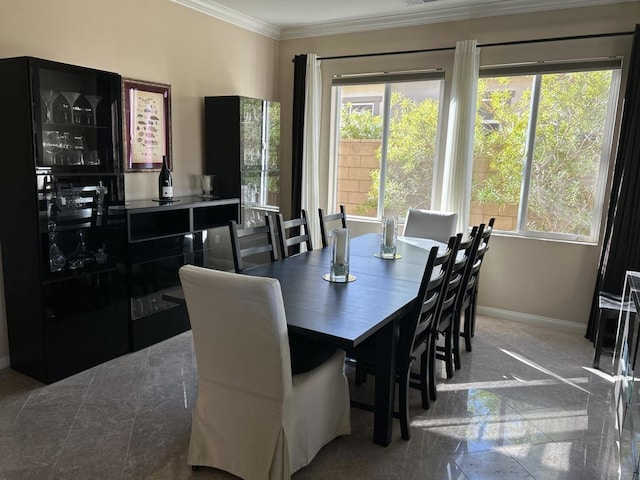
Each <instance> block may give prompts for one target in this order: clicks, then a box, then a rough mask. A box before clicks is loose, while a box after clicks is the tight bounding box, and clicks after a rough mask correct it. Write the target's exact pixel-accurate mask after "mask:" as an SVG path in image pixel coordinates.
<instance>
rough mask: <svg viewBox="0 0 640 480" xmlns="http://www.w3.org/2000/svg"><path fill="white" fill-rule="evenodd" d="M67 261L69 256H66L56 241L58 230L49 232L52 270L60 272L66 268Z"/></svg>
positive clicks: (50, 268)
mask: <svg viewBox="0 0 640 480" xmlns="http://www.w3.org/2000/svg"><path fill="white" fill-rule="evenodd" d="M66 263H67V258H66V257H65V256H64V253H63V252H62V250H60V247H58V245H57V243H56V232H55V231H50V232H49V270H50V271H52V272H59V271H60V270H62V269H63V268H64V266H65V265H66Z"/></svg>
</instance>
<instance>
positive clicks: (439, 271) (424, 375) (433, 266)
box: [347, 237, 459, 440]
mask: <svg viewBox="0 0 640 480" xmlns="http://www.w3.org/2000/svg"><path fill="white" fill-rule="evenodd" d="M458 241H459V238H457V237H452V239H451V241H450V243H449V244H448V245H447V249H446V251H444V252H442V253H439V252H438V247H433V248H432V249H431V250H430V252H429V257H428V259H427V264H426V266H425V269H424V273H423V275H422V280H421V282H420V288H419V290H418V295H417V297H416V301H415V302H414V303H413V307H412V309H411V310H410V312H409V313H408V314H407V315H406V316H405V317H403V318H402V319H401V320H400V328H399V337H398V345H397V350H396V352H397V357H396V382H397V383H398V411H396V412H394V417H396V418H398V419H399V420H400V431H401V435H402V438H403V439H405V440H409V439H410V435H411V434H410V431H409V388H410V387H411V388H416V389H418V390H420V393H421V400H422V407H423V408H425V409H428V408H429V385H428V382H429V379H428V372H429V365H428V362H429V360H430V357H429V352H428V338H429V335H430V333H431V330H432V328H433V326H434V323H435V322H436V320H437V317H438V308H439V306H440V301H439V300H440V294H441V292H442V287H443V285H444V284H446V283H447V280H448V278H447V277H448V275H449V274H450V273H451V269H450V268H449V265H450V263H451V262H452V261H453V259H454V258H455V249H456V245H457V242H458ZM374 340H375V339H371V340H368V341H365V342H364V343H363V344H362V345H360V346H358V347H356V348H354V349H352V350H350V351H349V352H348V353H347V355H348V356H349V358H352V359H355V361H356V368H359V369H361V370H362V371H364V372H366V373H372V374H375V363H376V348H375V341H374ZM416 361H419V362H420V371H419V373H412V372H411V367H412V365H413V364H414V363H415V362H416ZM351 405H352V406H353V407H356V408H363V409H365V410H369V411H372V410H373V408H374V407H373V406H372V405H369V404H365V403H362V402H357V401H352V402H351Z"/></svg>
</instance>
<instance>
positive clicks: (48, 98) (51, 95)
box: [40, 90, 58, 123]
mask: <svg viewBox="0 0 640 480" xmlns="http://www.w3.org/2000/svg"><path fill="white" fill-rule="evenodd" d="M57 96H58V92H56V91H55V90H42V91H41V92H40V98H41V99H42V101H43V102H44V107H45V109H46V114H45V118H44V120H43V123H52V122H53V101H54V100H55V99H56V97H57Z"/></svg>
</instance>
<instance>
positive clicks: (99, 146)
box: [0, 57, 129, 383]
mask: <svg viewBox="0 0 640 480" xmlns="http://www.w3.org/2000/svg"><path fill="white" fill-rule="evenodd" d="M0 79H1V82H0V84H1V85H2V95H3V111H2V115H0V143H1V144H2V146H3V149H2V153H0V155H1V158H2V163H1V165H2V172H1V173H0V188H1V190H0V191H2V194H3V198H2V200H0V218H1V219H2V222H1V224H2V227H1V228H0V242H1V249H2V262H3V263H2V265H3V273H4V289H5V304H6V314H7V329H8V337H9V351H10V362H11V368H13V369H14V370H17V371H19V372H21V373H24V374H26V375H28V376H31V377H33V378H36V379H38V380H40V381H42V382H44V383H51V382H55V381H57V380H59V379H62V378H65V377H67V376H70V375H72V374H74V373H77V372H80V371H82V370H85V369H87V368H89V367H92V366H94V365H97V364H99V363H102V362H104V361H106V360H109V359H111V358H114V357H117V356H119V355H122V354H124V353H126V352H127V351H128V350H129V338H128V336H129V333H128V321H127V320H128V308H129V306H128V295H127V283H126V282H127V258H126V256H127V235H126V217H125V215H124V214H122V210H121V209H120V210H119V209H117V208H115V209H114V208H113V207H114V206H122V205H124V203H125V202H124V174H123V171H122V154H121V151H122V141H121V93H120V85H121V78H120V76H119V75H117V74H115V73H109V72H104V71H99V70H94V69H90V68H84V67H79V66H73V65H67V64H62V63H57V62H52V61H48V60H42V59H37V58H32V57H17V58H9V59H2V60H0Z"/></svg>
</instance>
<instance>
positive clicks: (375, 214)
mask: <svg viewBox="0 0 640 480" xmlns="http://www.w3.org/2000/svg"><path fill="white" fill-rule="evenodd" d="M442 78H443V74H442V73H441V72H438V73H431V72H430V73H429V74H415V73H414V74H411V75H410V76H407V77H403V76H402V75H394V76H393V77H389V76H385V77H383V78H381V79H372V78H370V77H369V78H367V77H347V78H337V79H334V82H333V96H334V102H335V103H334V104H335V105H336V113H337V114H336V118H335V119H334V124H335V125H336V132H335V137H334V138H335V139H336V141H335V145H336V148H335V152H336V162H335V165H336V181H335V189H336V190H335V197H334V198H335V202H334V203H335V205H334V209H335V210H337V205H340V204H342V205H345V207H346V209H347V212H348V213H349V215H350V216H360V217H367V218H374V219H376V218H380V217H381V216H383V215H398V216H400V217H404V215H405V214H406V211H407V208H408V207H420V208H430V207H431V193H432V186H433V172H434V164H435V160H436V156H437V138H438V124H439V122H438V121H439V116H440V104H441V96H442V87H443V85H442V84H443V80H442ZM335 210H334V211H335Z"/></svg>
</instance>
